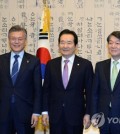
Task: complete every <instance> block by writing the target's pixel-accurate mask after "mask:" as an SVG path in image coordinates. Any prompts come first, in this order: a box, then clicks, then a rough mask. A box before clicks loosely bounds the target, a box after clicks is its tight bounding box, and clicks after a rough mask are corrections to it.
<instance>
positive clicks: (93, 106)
mask: <svg viewBox="0 0 120 134" xmlns="http://www.w3.org/2000/svg"><path fill="white" fill-rule="evenodd" d="M99 87H100V86H99V66H98V63H97V64H96V67H95V75H94V79H93V86H92V95H91V115H93V114H95V113H97V106H98V97H99Z"/></svg>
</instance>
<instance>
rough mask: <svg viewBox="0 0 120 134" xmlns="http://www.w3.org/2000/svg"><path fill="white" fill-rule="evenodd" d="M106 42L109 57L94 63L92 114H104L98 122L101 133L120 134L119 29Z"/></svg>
mask: <svg viewBox="0 0 120 134" xmlns="http://www.w3.org/2000/svg"><path fill="white" fill-rule="evenodd" d="M107 42H108V51H109V54H110V55H111V59H107V60H104V61H101V62H98V63H97V64H96V68H95V78H94V82H93V91H92V115H94V114H96V113H98V114H99V112H101V113H103V114H104V116H102V117H101V119H100V121H99V123H98V126H101V125H102V126H101V127H100V132H101V134H120V72H119V69H120V31H114V32H112V33H111V34H110V35H109V36H108V37H107ZM115 70H116V71H117V72H116V71H115ZM103 114H102V115H103ZM94 117H96V116H94ZM104 119H105V123H104ZM93 120H94V121H95V120H96V119H95V118H94V119H93Z"/></svg>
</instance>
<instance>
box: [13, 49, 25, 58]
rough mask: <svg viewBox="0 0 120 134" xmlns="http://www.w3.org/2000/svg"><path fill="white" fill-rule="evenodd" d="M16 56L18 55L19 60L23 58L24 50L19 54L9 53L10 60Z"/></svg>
mask: <svg viewBox="0 0 120 134" xmlns="http://www.w3.org/2000/svg"><path fill="white" fill-rule="evenodd" d="M16 54H17V55H19V57H20V58H23V55H24V50H23V51H21V52H19V53H15V52H13V51H11V58H13V57H14V56H15V55H16Z"/></svg>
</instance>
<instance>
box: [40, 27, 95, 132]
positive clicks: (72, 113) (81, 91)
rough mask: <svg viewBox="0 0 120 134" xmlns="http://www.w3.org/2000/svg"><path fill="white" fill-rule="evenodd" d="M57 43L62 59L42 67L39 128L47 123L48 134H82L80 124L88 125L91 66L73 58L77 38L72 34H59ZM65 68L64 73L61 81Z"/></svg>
mask: <svg viewBox="0 0 120 134" xmlns="http://www.w3.org/2000/svg"><path fill="white" fill-rule="evenodd" d="M58 42H59V51H60V53H61V54H62V56H61V57H58V58H55V59H53V60H51V61H49V62H48V64H47V66H46V73H45V79H44V84H43V112H42V114H43V124H44V125H47V123H48V122H49V123H50V134H82V130H83V122H84V125H87V123H89V110H90V92H91V85H92V78H93V68H92V64H91V62H90V61H88V60H86V59H83V58H81V57H78V56H77V55H75V51H76V48H77V44H78V37H77V35H76V33H75V32H74V31H70V30H68V29H65V30H63V31H62V32H61V33H60V35H59V39H58ZM65 61H67V62H68V63H65ZM66 64H67V71H68V72H67V75H66V76H65V77H63V76H64V74H65V73H64V72H65V71H64V70H65V69H66ZM65 82H66V83H65ZM64 83H65V84H64ZM83 118H84V119H83Z"/></svg>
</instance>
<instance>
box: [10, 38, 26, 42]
mask: <svg viewBox="0 0 120 134" xmlns="http://www.w3.org/2000/svg"><path fill="white" fill-rule="evenodd" d="M24 40H25V38H10V41H11V42H16V41H17V42H23V41H24Z"/></svg>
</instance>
